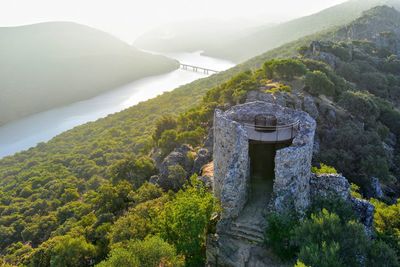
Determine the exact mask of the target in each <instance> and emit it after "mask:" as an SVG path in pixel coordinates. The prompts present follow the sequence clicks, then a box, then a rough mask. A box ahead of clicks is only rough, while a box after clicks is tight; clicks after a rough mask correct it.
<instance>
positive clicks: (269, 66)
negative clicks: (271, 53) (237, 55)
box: [263, 59, 307, 81]
mask: <svg viewBox="0 0 400 267" xmlns="http://www.w3.org/2000/svg"><path fill="white" fill-rule="evenodd" d="M263 69H264V71H265V73H266V76H267V77H268V78H270V79H273V78H282V79H284V80H287V81H291V80H293V79H294V78H295V77H299V76H303V75H305V74H306V73H307V68H306V66H305V65H304V64H303V62H301V61H300V60H298V59H274V60H271V61H267V62H265V63H264V65H263Z"/></svg>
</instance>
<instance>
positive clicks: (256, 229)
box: [232, 222, 264, 235]
mask: <svg viewBox="0 0 400 267" xmlns="http://www.w3.org/2000/svg"><path fill="white" fill-rule="evenodd" d="M232 227H237V228H243V229H247V230H249V231H253V232H258V233H261V235H264V230H263V228H264V227H259V226H256V225H253V224H245V223H239V222H233V223H232Z"/></svg>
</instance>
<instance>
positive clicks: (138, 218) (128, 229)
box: [109, 197, 167, 244]
mask: <svg viewBox="0 0 400 267" xmlns="http://www.w3.org/2000/svg"><path fill="white" fill-rule="evenodd" d="M166 201H167V198H165V197H161V198H157V199H154V200H149V201H146V202H143V203H139V204H137V205H136V206H135V207H134V208H132V209H130V210H129V211H128V212H127V213H126V214H125V215H124V216H122V217H120V218H118V220H117V221H116V222H115V223H114V225H113V227H112V228H111V232H110V234H109V238H110V242H111V244H115V243H118V242H123V241H127V240H130V239H143V238H145V237H146V236H147V235H149V234H155V233H157V231H158V227H159V226H158V224H159V215H160V213H161V212H162V211H163V209H164V205H165V203H166Z"/></svg>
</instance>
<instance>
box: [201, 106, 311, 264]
mask: <svg viewBox="0 0 400 267" xmlns="http://www.w3.org/2000/svg"><path fill="white" fill-rule="evenodd" d="M315 129H316V122H315V120H314V119H313V118H311V117H310V116H309V115H308V114H307V113H305V112H303V111H299V110H293V109H289V108H285V107H282V106H280V105H276V104H271V103H267V102H262V101H255V102H250V103H245V104H243V105H238V106H234V107H232V108H231V109H229V110H227V111H225V112H222V111H221V110H216V111H215V115H214V156H213V158H214V186H213V188H214V195H215V196H216V197H217V199H219V201H220V204H221V207H222V213H221V218H220V220H219V222H218V224H217V230H216V235H215V236H214V239H212V238H210V239H209V240H208V244H207V260H208V263H209V265H210V266H215V265H222V266H245V265H246V264H245V262H246V261H249V259H250V258H251V257H252V253H253V254H254V253H256V252H255V251H258V250H259V247H257V245H256V244H258V243H262V241H263V232H264V228H265V222H266V218H265V216H266V213H267V211H268V210H269V209H272V210H276V211H278V212H284V211H286V210H293V209H294V210H296V211H297V212H300V213H302V212H303V211H304V210H305V209H306V208H307V207H308V205H309V202H310V177H311V160H312V154H313V143H314V134H315ZM222 248H228V249H227V250H226V249H225V250H223V249H222ZM264 258H265V259H266V258H267V257H264ZM263 264H264V265H265V264H268V263H261V265H260V266H263ZM246 266H247V265H246Z"/></svg>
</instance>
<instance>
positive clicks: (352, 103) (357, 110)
mask: <svg viewBox="0 0 400 267" xmlns="http://www.w3.org/2000/svg"><path fill="white" fill-rule="evenodd" d="M339 105H341V106H342V107H344V108H345V109H347V110H348V111H349V112H351V113H352V114H353V115H355V116H357V117H359V118H361V119H366V120H369V121H375V120H376V118H378V116H379V107H378V105H377V104H376V103H375V101H374V97H373V96H372V95H371V94H369V93H367V92H360V91H358V92H352V91H347V92H344V93H343V94H342V95H341V97H340V101H339Z"/></svg>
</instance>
